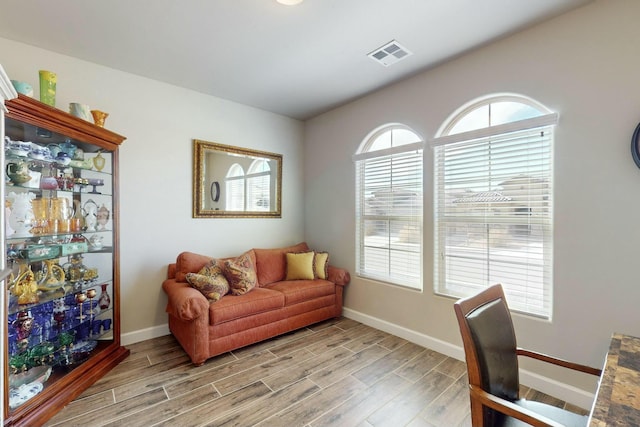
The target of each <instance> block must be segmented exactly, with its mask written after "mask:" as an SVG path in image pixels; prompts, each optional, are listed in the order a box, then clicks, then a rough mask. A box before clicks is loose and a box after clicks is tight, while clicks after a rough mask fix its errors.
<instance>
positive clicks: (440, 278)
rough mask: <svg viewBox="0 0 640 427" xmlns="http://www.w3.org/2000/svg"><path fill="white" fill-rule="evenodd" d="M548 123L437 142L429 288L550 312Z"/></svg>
mask: <svg viewBox="0 0 640 427" xmlns="http://www.w3.org/2000/svg"><path fill="white" fill-rule="evenodd" d="M552 129H553V128H552V126H541V127H538V128H535V129H527V130H523V131H515V132H509V133H504V134H501V135H497V136H483V137H479V138H476V139H471V140H464V141H458V142H452V143H446V144H441V145H436V146H435V147H434V163H435V165H434V166H435V177H434V183H435V200H434V202H435V206H434V218H435V230H434V231H435V239H434V243H435V251H434V254H435V257H436V259H435V263H434V265H435V271H434V275H435V278H434V279H435V285H434V286H435V291H436V293H439V294H445V295H450V296H454V297H464V296H468V295H472V294H475V293H476V292H478V291H479V290H480V289H483V288H485V287H487V286H489V285H492V284H495V283H502V285H503V287H504V288H505V293H506V294H507V297H508V299H509V306H510V307H511V308H512V309H513V310H516V311H522V312H526V313H530V314H534V315H538V316H541V317H546V318H548V317H550V316H551V289H552V259H553V258H552V237H553V230H552V226H553V199H552V196H553V191H552V189H553V186H552V171H553V166H552V151H553V150H552V148H553V135H552Z"/></svg>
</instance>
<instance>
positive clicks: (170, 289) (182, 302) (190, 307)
mask: <svg viewBox="0 0 640 427" xmlns="http://www.w3.org/2000/svg"><path fill="white" fill-rule="evenodd" d="M162 289H163V290H164V292H165V293H166V294H167V297H168V299H169V301H168V303H167V310H166V311H167V313H170V314H172V315H173V316H175V317H177V318H179V319H181V320H186V321H190V320H194V319H197V318H198V317H200V316H202V315H206V314H207V312H208V310H209V301H208V300H207V299H206V298H205V297H204V295H202V294H201V293H200V291H198V290H197V289H194V288H192V287H191V286H190V285H189V284H188V283H183V282H177V281H176V279H167V280H165V281H164V282H163V283H162Z"/></svg>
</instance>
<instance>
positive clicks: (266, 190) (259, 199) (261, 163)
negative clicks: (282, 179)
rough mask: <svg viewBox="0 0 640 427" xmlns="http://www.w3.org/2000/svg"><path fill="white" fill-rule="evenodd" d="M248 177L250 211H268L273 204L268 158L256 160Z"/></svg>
mask: <svg viewBox="0 0 640 427" xmlns="http://www.w3.org/2000/svg"><path fill="white" fill-rule="evenodd" d="M246 179H247V206H248V209H247V210H250V211H268V210H269V209H270V206H271V168H270V167H269V161H268V160H267V159H257V160H254V161H253V162H252V163H251V165H250V166H249V173H248V174H247V176H246Z"/></svg>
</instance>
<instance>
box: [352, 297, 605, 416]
mask: <svg viewBox="0 0 640 427" xmlns="http://www.w3.org/2000/svg"><path fill="white" fill-rule="evenodd" d="M342 315H343V316H344V317H346V318H349V319H352V320H356V321H358V322H360V323H363V324H365V325H368V326H371V327H372V328H376V329H379V330H381V331H384V332H388V333H390V334H393V335H395V336H398V337H400V338H404V339H406V340H407V341H410V342H412V343H415V344H418V345H420V346H422V347H426V348H429V349H431V350H434V351H437V352H439V353H442V354H444V355H446V356H449V357H453V358H454V359H458V360H462V361H464V360H465V358H464V350H463V348H462V347H460V346H457V345H453V344H451V343H448V342H446V341H442V340H440V339H437V338H433V337H430V336H428V335H425V334H422V333H420V332H416V331H414V330H411V329H407V328H405V327H403V326H399V325H396V324H394V323H391V322H387V321H386V320H382V319H378V318H376V317H373V316H369V315H368V314H364V313H361V312H359V311H355V310H352V309H350V308H346V307H343V309H342ZM520 381H521V382H522V384H525V385H527V386H528V387H531V388H534V389H536V390H539V391H541V392H543V393H546V394H548V395H550V396H556V397H558V398H561V399H562V400H564V401H565V402H568V403H571V404H573V405H576V406H579V407H581V408H584V409H586V410H589V409H590V408H591V405H592V404H593V399H594V395H593V394H592V393H589V392H588V391H586V390H582V389H579V388H577V387H574V386H571V385H568V384H564V383H561V382H559V381H556V380H554V379H551V378H548V377H545V376H542V375H539V374H536V373H534V372H531V371H527V370H524V369H521V370H520Z"/></svg>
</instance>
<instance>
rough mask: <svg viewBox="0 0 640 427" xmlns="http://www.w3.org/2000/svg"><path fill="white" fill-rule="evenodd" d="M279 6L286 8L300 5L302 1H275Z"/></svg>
mask: <svg viewBox="0 0 640 427" xmlns="http://www.w3.org/2000/svg"><path fill="white" fill-rule="evenodd" d="M276 1H277V2H278V3H280V4H286V5H287V6H295V5H296V4H300V3H302V0H276Z"/></svg>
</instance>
